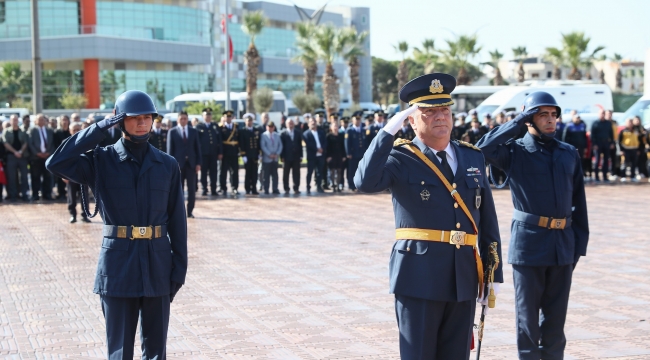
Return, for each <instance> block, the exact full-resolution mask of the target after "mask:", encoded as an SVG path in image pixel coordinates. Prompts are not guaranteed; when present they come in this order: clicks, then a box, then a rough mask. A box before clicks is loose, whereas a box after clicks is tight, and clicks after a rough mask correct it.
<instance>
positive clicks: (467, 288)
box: [354, 74, 503, 360]
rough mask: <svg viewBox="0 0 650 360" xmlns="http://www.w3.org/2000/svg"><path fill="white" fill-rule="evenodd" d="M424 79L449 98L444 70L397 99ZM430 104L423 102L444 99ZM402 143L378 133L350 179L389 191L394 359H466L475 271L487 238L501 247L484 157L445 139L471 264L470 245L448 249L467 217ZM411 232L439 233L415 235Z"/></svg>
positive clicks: (406, 97) (429, 153)
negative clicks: (397, 340) (395, 324)
mask: <svg viewBox="0 0 650 360" xmlns="http://www.w3.org/2000/svg"><path fill="white" fill-rule="evenodd" d="M432 78H433V79H439V80H440V81H442V82H443V84H444V91H445V92H444V94H447V95H449V93H450V92H451V91H452V90H453V88H454V86H455V79H454V78H453V77H452V76H450V75H446V74H429V75H424V76H423V77H420V78H417V79H415V80H413V81H412V82H411V83H409V84H410V85H409V84H407V86H405V87H404V88H403V89H402V90H401V92H400V98H402V100H403V101H405V100H410V99H412V98H414V97H415V98H417V97H418V96H416V95H417V91H418V90H419V89H420V88H421V87H423V82H424V83H426V85H428V83H429V82H431V80H432ZM412 93H415V94H412ZM409 94H411V95H409ZM409 98H410V99H409ZM449 99H451V97H450V96H449ZM407 102H408V101H407ZM432 102H433V104H432V105H430V103H431V102H428V101H427V102H425V104H423V105H424V106H427V105H429V106H446V104H448V102H442V104H445V105H437V104H439V103H440V102H439V101H432ZM416 103H417V102H416ZM418 105H420V104H418ZM402 141H403V140H398V141H395V142H394V137H393V135H391V134H390V133H388V132H387V131H380V132H379V133H378V134H377V136H376V137H375V139H374V140H373V141H372V143H371V144H370V147H369V148H368V150H367V151H366V153H365V155H364V157H363V159H362V160H361V162H360V163H359V168H358V170H357V172H356V175H355V178H354V181H355V184H356V185H357V187H358V189H359V190H360V191H362V192H368V193H374V192H381V191H384V190H386V189H390V191H391V194H392V198H393V211H394V213H395V228H396V235H395V238H396V240H397V241H396V242H395V244H394V246H393V250H392V253H391V257H390V265H389V276H390V292H391V293H393V294H395V311H396V316H397V322H398V327H399V332H400V354H401V357H402V359H440V360H446V359H468V358H469V354H470V342H471V338H472V328H473V323H474V313H475V307H476V302H475V300H476V297H477V295H478V288H479V275H478V271H477V270H480V268H482V267H483V263H485V262H486V261H487V256H488V248H489V245H490V244H491V243H493V242H496V243H497V245H498V246H497V249H498V252H499V254H500V252H501V246H500V243H501V242H500V238H499V228H498V223H497V216H496V212H495V207H494V201H493V198H492V192H491V190H490V186H489V182H488V179H487V177H486V176H485V174H484V173H483V172H482V170H481V169H483V168H484V161H485V160H484V158H483V155H482V154H481V152H480V151H478V150H477V149H476V148H473V147H472V146H471V145H469V144H465V143H458V142H451V143H450V145H449V147H448V148H449V149H450V152H453V153H454V155H455V158H456V159H457V169H456V172H455V174H453V178H452V179H451V181H450V183H452V184H453V185H452V186H453V188H454V190H455V191H457V193H458V194H459V195H460V197H461V198H462V201H463V202H464V203H465V204H467V207H468V210H469V212H470V214H471V216H472V219H473V220H474V222H475V223H476V226H477V230H478V234H477V235H478V236H477V238H476V237H475V238H474V239H476V243H477V245H478V252H479V253H480V258H481V259H482V260H479V262H480V264H479V263H477V258H476V251H477V250H476V248H475V247H474V246H467V245H463V246H460V245H459V246H454V245H453V244H451V243H450V239H449V238H450V234H451V233H456V232H459V231H460V232H466V233H467V234H476V233H475V231H474V227H473V223H472V220H470V218H469V217H468V216H467V215H466V213H465V212H464V211H463V209H462V206H459V203H458V202H457V201H456V200H455V199H454V198H453V197H452V195H451V193H450V191H449V190H448V189H447V188H446V186H445V185H444V183H443V181H442V180H441V179H440V178H439V177H438V176H437V175H436V174H435V173H434V172H433V171H432V170H431V169H430V168H429V167H428V166H427V165H426V164H425V162H423V160H421V159H420V158H418V157H417V156H416V155H415V154H414V153H413V152H412V151H410V150H408V149H407V148H405V147H404V146H402V145H400V144H401V142H402ZM409 143H410V142H409ZM412 144H413V145H415V146H416V147H417V148H418V149H420V151H421V152H422V153H423V154H424V155H425V156H426V157H427V158H428V159H429V160H430V161H431V162H432V163H434V164H435V165H436V166H437V167H438V168H441V165H442V164H441V160H440V159H439V158H438V156H436V155H435V154H434V152H433V151H432V150H431V149H430V148H429V147H427V146H426V145H424V143H423V142H422V141H421V139H419V138H415V139H414V140H413V142H412ZM478 196H480V198H479V199H480V201H477V197H478ZM479 202H480V204H479ZM476 205H479V206H478V207H477V206H476ZM405 230H406V233H405V232H404V231H405ZM419 233H424V234H428V233H440V234H441V235H439V237H437V238H429V239H426V240H421V239H423V238H421V236H422V235H420V234H419ZM445 233H446V234H447V237H446V238H445V235H444V234H445ZM461 234H462V233H461ZM436 236H438V235H436ZM472 236H475V235H472ZM495 281H496V282H502V281H503V275H502V272H501V268H497V270H496V272H495Z"/></svg>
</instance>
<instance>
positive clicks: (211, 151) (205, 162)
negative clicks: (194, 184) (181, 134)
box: [196, 109, 223, 195]
mask: <svg viewBox="0 0 650 360" xmlns="http://www.w3.org/2000/svg"><path fill="white" fill-rule="evenodd" d="M204 110H208V109H204ZM209 111H210V112H212V109H209ZM196 130H198V132H199V142H200V143H201V156H202V161H201V185H202V186H203V195H207V194H208V174H210V192H211V194H212V195H217V161H218V160H219V155H221V154H222V151H223V150H222V148H221V146H222V145H221V131H219V126H217V124H215V123H213V122H210V123H200V124H199V125H197V126H196Z"/></svg>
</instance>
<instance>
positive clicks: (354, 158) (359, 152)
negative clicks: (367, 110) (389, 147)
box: [345, 114, 366, 191]
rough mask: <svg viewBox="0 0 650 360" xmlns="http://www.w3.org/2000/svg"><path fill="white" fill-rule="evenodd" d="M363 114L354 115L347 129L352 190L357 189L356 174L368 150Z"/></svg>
mask: <svg viewBox="0 0 650 360" xmlns="http://www.w3.org/2000/svg"><path fill="white" fill-rule="evenodd" d="M361 115H363V114H356V115H355V116H352V125H351V126H350V127H349V128H348V129H347V130H346V131H345V154H346V155H347V157H348V186H349V187H350V190H352V191H357V187H356V186H355V185H354V174H355V173H356V172H357V168H358V167H359V161H361V158H362V157H363V153H364V151H366V148H365V143H366V133H365V132H364V131H363V129H362V128H361Z"/></svg>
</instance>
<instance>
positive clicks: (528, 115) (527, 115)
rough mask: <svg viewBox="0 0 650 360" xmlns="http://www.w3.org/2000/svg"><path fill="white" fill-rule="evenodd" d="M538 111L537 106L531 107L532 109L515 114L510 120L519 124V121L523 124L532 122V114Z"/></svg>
mask: <svg viewBox="0 0 650 360" xmlns="http://www.w3.org/2000/svg"><path fill="white" fill-rule="evenodd" d="M538 112H539V108H538V107H537V108H533V109H529V110H526V111H524V112H522V113H521V114H519V115H517V117H516V118H514V120H512V121H514V122H517V123H519V124H520V123H524V124H525V123H531V124H532V122H533V116H534V115H535V114H537V113H538Z"/></svg>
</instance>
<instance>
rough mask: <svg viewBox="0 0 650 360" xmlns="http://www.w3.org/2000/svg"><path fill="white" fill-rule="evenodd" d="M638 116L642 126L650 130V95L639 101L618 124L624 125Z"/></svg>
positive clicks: (626, 112)
mask: <svg viewBox="0 0 650 360" xmlns="http://www.w3.org/2000/svg"><path fill="white" fill-rule="evenodd" d="M635 116H638V117H640V118H641V124H642V125H643V127H644V128H646V129H650V95H644V96H642V97H641V98H640V99H639V100H637V101H636V102H635V103H634V104H632V106H630V108H629V109H627V111H625V113H624V114H623V116H621V120H622V121H619V122H618V123H619V124H620V125H624V124H625V123H624V121H625V120H627V119H630V118H633V117H635Z"/></svg>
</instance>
